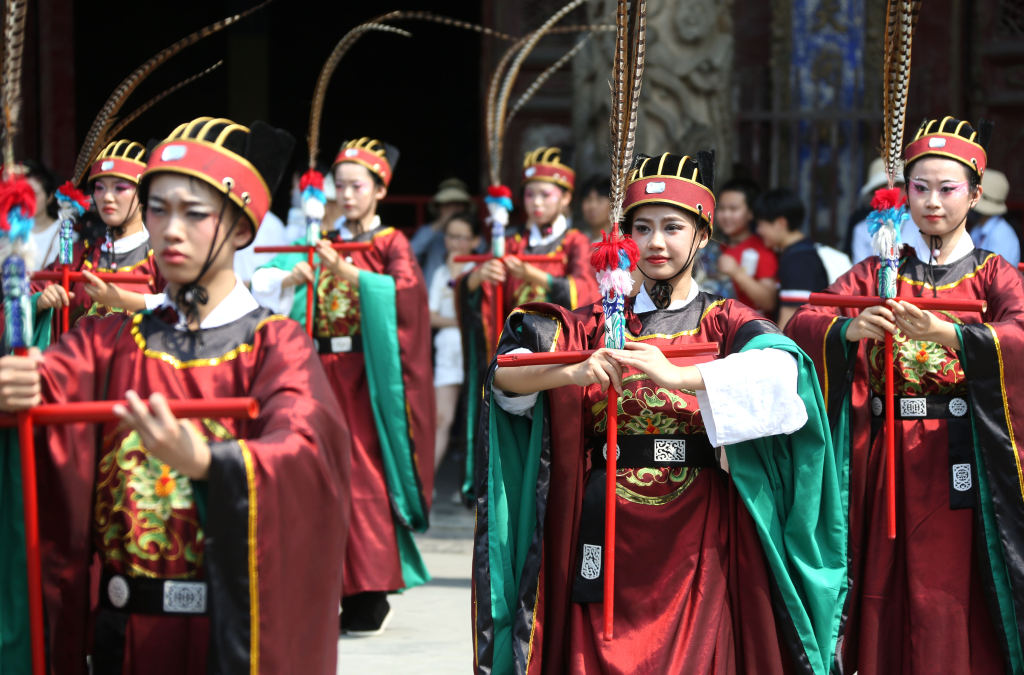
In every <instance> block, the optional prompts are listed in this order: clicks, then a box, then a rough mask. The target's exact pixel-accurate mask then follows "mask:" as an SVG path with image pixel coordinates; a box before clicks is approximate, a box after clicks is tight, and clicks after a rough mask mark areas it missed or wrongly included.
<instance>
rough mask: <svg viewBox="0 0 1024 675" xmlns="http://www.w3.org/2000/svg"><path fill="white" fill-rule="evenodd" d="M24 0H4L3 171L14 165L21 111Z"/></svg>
mask: <svg viewBox="0 0 1024 675" xmlns="http://www.w3.org/2000/svg"><path fill="white" fill-rule="evenodd" d="M26 9H27V0H7V3H6V6H5V9H4V13H5V16H4V65H3V87H2V91H0V95H2V96H3V114H4V140H3V143H4V147H3V153H4V171H5V172H8V171H10V170H11V169H13V167H14V135H15V134H16V133H17V132H18V118H19V113H20V111H21V55H22V52H23V50H24V46H25V11H26Z"/></svg>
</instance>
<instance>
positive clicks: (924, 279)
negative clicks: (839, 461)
mask: <svg viewBox="0 0 1024 675" xmlns="http://www.w3.org/2000/svg"><path fill="white" fill-rule="evenodd" d="M990 134H991V125H989V124H987V123H985V122H984V121H982V122H981V123H980V124H979V125H978V127H977V128H975V127H974V126H972V125H971V124H970V123H969V122H967V121H964V120H958V119H956V118H954V117H951V116H946V117H942V118H935V119H929V120H925V122H924V123H923V124H922V125H921V126H920V128H919V129H918V131H917V133H916V135H915V136H914V137H913V139H912V140H911V141H910V142H909V143H907V145H906V147H905V149H904V153H903V159H904V162H905V165H904V169H903V177H904V180H905V182H906V185H907V198H908V204H907V207H906V209H905V210H903V209H897V210H895V211H894V212H895V214H896V215H895V216H894V217H898V218H902V217H907V218H908V219H909V220H911V221H912V222H913V224H914V226H915V227H916V228H917V229H918V230H919V231H920V234H921V235H922V239H923V245H918V246H916V247H915V246H911V245H906V244H905V245H904V246H903V247H902V250H901V251H900V252H899V259H898V260H897V261H896V278H895V280H894V284H895V299H894V300H889V301H887V302H886V304H885V305H878V306H874V307H868V308H866V309H863V310H859V311H858V310H857V309H843V310H839V309H836V308H831V307H812V306H810V305H805V306H803V307H802V308H800V309H799V310H798V311H797V313H796V315H795V316H794V317H793V319H792V320H791V321H790V323H789V324H788V325H787V327H786V333H787V334H789V335H791V336H792V337H793V338H794V339H795V340H796V341H797V343H798V344H799V345H800V346H801V347H802V348H803V349H805V350H806V351H807V353H808V354H810V355H811V356H812V357H813V358H814V360H815V362H816V364H817V365H818V372H819V375H820V376H821V378H822V382H823V383H825V384H826V388H827V390H828V392H829V393H828V398H829V411H830V414H831V417H832V423H833V429H834V430H836V436H835V438H836V442H837V443H840V444H844V445H848V448H849V453H848V454H849V458H850V476H849V484H848V485H847V486H844V489H848V491H849V498H848V503H849V520H850V561H851V567H850V578H851V580H852V585H851V590H850V595H849V599H848V602H847V605H846V607H845V608H844V610H843V614H844V615H845V616H847V617H848V618H847V619H846V636H845V638H844V641H843V645H844V646H843V649H841V650H840V652H839V653H838V654H837V657H838V658H839V660H840V662H841V663H842V665H843V670H844V672H854V671H857V672H860V673H865V674H867V673H897V674H900V673H903V674H909V673H921V674H923V673H937V672H943V673H972V674H975V675H977V674H979V673H980V674H985V673H991V674H995V673H1007V672H1024V658H1022V653H1024V652H1022V645H1024V624H1022V623H1021V622H1020V621H1019V620H1016V619H1014V618H1013V617H1014V616H1016V617H1020V616H1024V594H1022V593H1021V590H1022V589H1024V519H1022V518H1021V513H1022V512H1024V496H1022V495H1024V492H1022V483H1021V481H1020V480H1019V479H1020V466H1021V464H1022V460H1024V454H1022V451H1021V448H1020V444H1019V442H1015V441H1014V438H1020V437H1021V434H1022V433H1024V413H1022V411H1021V406H1020V405H1019V399H1020V397H1021V396H1024V390H1021V389H1019V388H1018V383H1019V379H1014V378H1013V377H1012V369H1011V364H1015V363H1019V362H1020V361H1021V359H1022V358H1024V322H1022V320H1021V317H1022V316H1024V288H1022V285H1021V281H1020V275H1019V273H1018V272H1017V270H1016V268H1015V267H1014V266H1012V265H1010V264H1009V263H1007V262H1006V260H1004V259H1003V258H1002V257H1001V256H999V255H996V254H994V253H991V252H989V251H985V250H982V249H979V248H977V247H976V246H975V243H974V241H972V237H971V235H969V234H968V233H967V231H966V224H967V221H968V215H969V212H970V210H971V209H972V208H977V207H978V205H979V204H980V202H981V199H982V197H983V196H984V192H983V190H984V187H983V186H984V181H985V179H986V177H987V176H988V173H989V171H990V169H988V168H987V166H986V165H987V152H986V147H987V146H988V144H989V136H990ZM983 208H985V207H983ZM904 214H908V215H904ZM878 277H879V262H878V259H877V258H875V259H869V260H865V261H862V262H860V263H858V264H857V265H855V266H854V267H853V269H851V270H850V271H849V272H848V273H847V274H845V275H844V276H842V277H840V278H839V279H838V280H837V281H836V282H835V283H834V284H832V285H831V286H830V287H829V288H828V289H826V292H827V293H833V294H837V295H845V296H857V295H861V296H863V295H867V296H877V295H878V294H879V281H878ZM917 297H926V298H932V297H935V298H939V299H943V300H954V299H962V300H982V301H984V302H985V303H986V305H985V309H983V310H982V311H980V312H978V311H924V310H921V309H919V308H917V307H915V306H914V305H912V304H910V302H902V301H901V300H902V299H904V298H906V299H907V300H908V301H909V300H911V299H913V298H917ZM886 332H888V333H891V334H893V335H894V336H895V337H894V342H895V349H894V357H895V362H894V368H893V373H894V381H893V382H892V386H893V388H894V391H895V396H896V399H895V410H894V416H895V419H896V422H895V424H896V426H895V465H894V472H895V495H896V502H895V507H894V508H895V511H894V512H892V511H890V508H889V506H888V505H887V503H886V502H887V500H886V495H887V491H886V490H885V489H883V486H884V485H885V483H886V480H887V479H886V478H885V455H886V452H885V450H884V444H885V435H886V434H885V433H884V432H883V429H884V424H883V420H884V418H885V412H886V411H885V409H884V408H885V403H884V392H885V388H886V383H885V377H884V368H883V367H884V361H885V356H884V353H885V347H884V336H885V333H886ZM890 517H892V518H893V519H894V521H895V538H892V539H891V538H890V537H889V535H888V519H889V518H890ZM894 636H897V637H896V638H894Z"/></svg>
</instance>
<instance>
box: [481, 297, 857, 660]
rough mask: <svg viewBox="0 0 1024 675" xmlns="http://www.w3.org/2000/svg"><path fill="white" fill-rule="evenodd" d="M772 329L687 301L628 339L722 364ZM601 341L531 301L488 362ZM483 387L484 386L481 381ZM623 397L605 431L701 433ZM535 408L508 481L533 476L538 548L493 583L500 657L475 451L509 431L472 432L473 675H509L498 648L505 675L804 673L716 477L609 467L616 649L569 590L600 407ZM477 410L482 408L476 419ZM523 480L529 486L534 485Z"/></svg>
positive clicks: (658, 396)
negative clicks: (502, 606) (537, 439)
mask: <svg viewBox="0 0 1024 675" xmlns="http://www.w3.org/2000/svg"><path fill="white" fill-rule="evenodd" d="M777 332H778V329H777V327H775V325H774V324H772V323H771V322H768V321H765V320H764V319H763V318H762V317H761V316H760V315H758V314H757V313H756V312H755V311H754V310H752V309H750V308H748V307H746V306H744V305H742V304H741V303H738V302H736V301H734V300H722V299H720V298H719V299H716V298H715V297H714V296H710V295H708V294H706V293H702V294H700V295H699V296H698V297H697V299H695V300H694V301H693V302H692V303H691V304H690V305H688V306H687V307H685V308H683V309H681V310H671V311H653V312H650V313H645V314H642V315H640V316H635V315H634V316H633V318H631V319H630V322H629V332H628V333H627V340H631V341H632V340H643V341H645V342H647V343H648V344H652V345H655V346H659V347H664V346H666V345H670V344H671V345H679V344H687V343H693V342H703V341H711V342H718V343H720V344H721V354H722V355H723V356H724V355H726V354H729V353H732V352H735V351H738V350H740V349H741V348H742V347H743V346H744V345H745V344H746V343H747V342H748V341H749V340H750V339H751V338H753V337H755V336H757V335H760V334H762V333H777ZM603 344H604V317H603V311H602V308H601V305H600V303H597V304H595V305H592V306H589V307H585V308H581V309H579V310H577V311H575V312H571V313H570V312H568V311H564V310H562V309H561V308H558V307H553V306H551V305H539V304H538V305H529V306H526V307H523V308H521V309H520V310H517V311H515V312H513V314H512V315H511V316H510V317H509V320H508V323H507V324H506V329H505V331H504V333H503V337H502V342H501V345H500V347H499V353H503V352H507V351H510V350H511V349H513V348H516V347H526V348H527V349H529V350H530V351H534V352H545V351H567V350H575V349H594V348H596V347H600V346H603ZM702 360H706V359H702ZM677 363H680V364H681V365H685V363H686V362H685V361H677ZM492 372H493V371H492ZM486 386H487V388H488V390H489V388H490V383H489V381H488V384H487V385H486ZM623 387H624V393H623V395H622V397H621V398H620V399H619V417H618V424H619V431H620V434H625V435H641V434H680V433H684V434H701V433H703V432H704V425H703V421H702V419H701V416H700V412H699V410H698V407H697V402H696V397H695V396H694V395H693V393H691V392H679V391H669V390H667V389H665V388H662V387H658V386H657V385H655V384H654V383H653V382H651V381H650V380H648V379H647V378H646V377H645V376H643V375H642V374H638V373H633V374H631V375H628V376H627V377H625V378H624V381H623ZM546 397H547V398H546V401H547V404H546V406H547V408H546V414H545V416H544V431H543V438H542V440H541V443H542V444H543V445H542V448H543V449H542V450H541V454H540V458H541V462H540V467H539V469H536V468H532V467H529V466H524V467H523V468H522V469H521V471H522V473H523V474H524V475H525V476H529V475H530V472H531V471H533V473H534V475H535V480H536V484H537V496H536V503H537V507H536V517H537V519H538V526H537V533H536V534H534V536H535V537H537V539H535V540H533V543H531V544H530V548H529V553H526V554H525V555H526V561H525V566H524V571H523V573H522V577H521V578H518V577H517V578H516V579H514V580H510V578H509V577H510V575H509V573H508V572H507V571H506V572H504V577H505V582H504V583H506V584H507V583H509V582H511V583H512V584H513V587H514V588H516V589H517V593H518V603H519V604H518V606H517V607H516V608H515V610H514V616H513V617H512V619H511V621H512V624H513V628H512V637H511V641H512V645H511V646H509V645H508V644H507V642H506V643H505V644H504V646H503V645H502V644H501V643H500V641H499V640H497V639H496V638H495V635H496V626H495V619H494V618H493V606H492V600H491V594H492V593H495V592H499V591H496V590H495V589H496V588H497V585H496V582H495V576H494V575H495V574H498V575H501V574H503V573H502V572H501V571H499V570H497V569H492V568H500V567H501V563H499V562H498V560H497V559H495V558H494V557H492V554H493V552H494V548H493V543H489V539H490V538H492V537H498V538H501V537H502V536H503V535H502V534H501V533H500V532H495V531H493V530H491V529H489V528H490V526H489V518H490V516H489V513H488V512H489V511H493V510H494V509H495V508H500V506H498V505H496V504H494V503H491V502H490V501H489V498H488V495H489V494H494V491H493V487H489V486H490V485H491V481H492V480H493V479H492V477H491V474H490V471H491V468H490V467H489V461H488V457H487V456H486V455H484V456H481V455H482V453H488V452H493V450H489V448H492V447H493V446H492V445H490V443H491V439H490V438H489V435H497V436H498V437H499V442H503V441H502V440H501V439H503V438H509V437H510V436H511V435H512V434H515V433H518V432H515V431H509V430H507V429H504V428H503V427H502V426H500V425H501V423H500V422H498V423H497V424H498V426H491V428H490V429H489V428H488V424H486V423H482V424H481V426H480V439H479V440H478V451H477V456H478V457H477V459H478V468H477V474H476V476H477V486H476V489H477V495H478V496H477V520H476V522H477V538H476V544H475V547H474V572H473V581H474V585H473V591H474V596H473V622H474V631H475V635H474V638H475V639H474V648H475V659H474V664H475V667H476V671H477V672H478V673H492V672H493V673H495V675H497V673H499V672H502V673H504V672H507V668H508V667H509V666H507V665H502V664H507V663H508V662H507V657H505V656H504V654H502V653H499V652H505V653H507V652H508V651H509V650H511V651H513V652H514V653H515V658H514V661H515V667H514V669H515V672H523V673H528V674H530V675H533V674H540V673H545V674H551V675H555V674H557V675H563V674H564V673H569V672H572V673H598V672H600V673H638V672H643V673H687V674H699V673H715V674H720V673H729V674H733V673H787V672H806V671H805V670H804V669H803V668H800V669H794V668H793V667H792V660H791V656H790V654H791V653H802V652H799V648H797V649H796V650H793V646H792V644H793V643H791V642H789V641H788V636H787V633H786V627H785V626H784V625H781V624H780V620H779V619H777V614H776V612H777V611H778V608H777V606H776V605H775V602H774V601H775V598H774V597H773V593H772V588H773V581H772V576H771V574H770V572H769V570H768V567H767V564H766V560H765V556H764V553H763V551H762V548H761V543H760V541H759V538H758V534H757V531H756V529H755V526H754V522H753V520H752V518H751V515H750V513H749V511H748V510H747V508H746V506H745V505H744V502H743V501H742V500H741V498H740V496H739V495H738V493H737V490H736V488H735V487H734V485H733V481H732V480H730V478H729V476H728V474H726V473H725V472H724V471H722V470H721V469H720V468H719V467H718V466H713V467H704V468H698V467H678V468H644V469H629V468H619V470H618V472H617V501H616V545H615V546H616V559H615V638H614V640H612V641H609V642H606V641H605V640H604V639H603V620H602V614H603V603H602V602H600V601H599V600H598V599H596V598H594V599H592V600H591V601H589V602H587V601H583V600H582V599H581V598H578V597H577V598H575V599H574V597H573V595H574V592H573V585H574V583H575V581H574V580H577V575H578V572H577V570H579V567H580V550H581V547H580V538H581V536H583V535H582V534H581V532H582V528H585V527H587V521H588V518H586V517H584V516H586V514H585V513H584V510H583V497H584V492H585V491H587V490H588V489H589V488H588V485H591V482H592V481H595V480H596V481H598V486H599V489H600V490H602V491H603V489H604V488H603V486H604V468H603V465H598V466H595V465H594V463H593V461H592V459H591V455H590V453H588V449H597V450H598V451H599V450H600V449H601V447H602V445H603V444H604V437H605V429H606V420H607V396H606V395H605V394H603V393H601V392H600V391H599V387H598V386H597V385H591V386H589V387H586V388H585V389H582V390H581V389H580V388H577V387H561V388H558V389H553V390H550V391H548V392H546ZM491 405H495V404H494V403H493V402H492V401H491V397H490V396H488V397H487V398H486V399H485V402H484V409H483V415H482V419H483V420H488V417H489V406H491ZM535 414H536V408H535ZM494 424H495V423H494V422H492V425H494ZM819 438H820V437H819ZM814 451H817V452H820V451H822V448H821V447H820V446H819V447H818V448H816V450H814ZM591 452H593V450H591ZM513 464H514V462H513ZM531 464H532V462H531ZM517 470H520V469H519V468H518V467H517V466H511V467H509V466H505V468H503V469H502V471H506V472H511V471H517ZM833 475H834V474H833ZM523 480H524V484H527V485H532V481H533V480H534V478H524V479H523ZM818 487H819V489H820V484H819V486H818ZM509 489H511V488H509ZM518 508H521V507H518ZM518 508H515V507H514V508H512V509H511V511H512V515H513V516H514V514H515V513H519V518H524V516H523V515H522V512H521V511H518ZM525 518H526V519H528V518H529V517H528V516H527V517H525ZM597 527H598V530H600V529H601V528H602V527H603V525H598V526H597ZM796 527H800V526H799V525H797V526H796ZM510 530H511V527H510ZM510 536H512V537H513V538H515V537H516V536H519V535H514V534H511V535H510ZM601 536H603V535H601ZM516 555H522V554H521V553H516ZM839 557H840V558H841V557H842V556H839ZM842 576H844V575H843V574H840V575H839V577H842ZM779 616H784V614H780V615H779ZM781 623H785V619H783V620H782V621H781ZM788 642H789V643H788ZM787 643H788V644H787ZM503 659H506V660H503Z"/></svg>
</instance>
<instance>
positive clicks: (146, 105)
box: [107, 60, 224, 139]
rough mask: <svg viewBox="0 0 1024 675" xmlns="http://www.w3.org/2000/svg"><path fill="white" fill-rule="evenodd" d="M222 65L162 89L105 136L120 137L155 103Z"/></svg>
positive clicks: (211, 67) (217, 64) (219, 64)
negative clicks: (126, 128)
mask: <svg viewBox="0 0 1024 675" xmlns="http://www.w3.org/2000/svg"><path fill="white" fill-rule="evenodd" d="M223 65H224V61H223V60H220V61H218V62H217V63H215V64H213V65H212V66H210V67H209V68H206V69H205V70H203V71H202V72H199V73H196V74H195V75H193V76H192V77H188V78H185V79H184V80H182V81H181V82H179V83H177V84H176V85H174V86H173V87H168V88H167V89H164V90H163V91H162V92H160V93H159V94H157V95H156V96H154V97H153V98H151V99H149V100H148V101H146V102H145V103H143V104H142V105H140V106H139V107H138V108H136V109H135V110H133V111H132V112H131V113H130V114H128V115H125V116H124V117H122V118H121V119H120V120H118V122H117V124H115V125H114V126H113V127H111V128H110V132H109V133H108V134H107V135H108V136H109V137H110V138H111V139H115V138H117V137H118V136H120V134H121V132H122V131H124V129H125V127H127V126H128V125H129V124H131V123H132V122H134V121H135V120H137V119H139V118H140V117H141V116H142V115H143V113H145V112H146V111H148V110H149V109H150V108H152V107H153V106H155V105H156V104H157V103H159V102H160V101H162V100H164V99H165V98H167V97H168V96H170V95H171V94H173V93H174V92H176V91H178V90H179V89H183V88H185V87H187V86H188V85H190V84H192V83H193V82H195V81H196V80H200V79H202V78H204V77H206V76H207V75H209V74H210V73H212V72H213V71H215V70H217V69H218V68H220V67H221V66H223Z"/></svg>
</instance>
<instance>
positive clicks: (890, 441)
mask: <svg viewBox="0 0 1024 675" xmlns="http://www.w3.org/2000/svg"><path fill="white" fill-rule="evenodd" d="M892 347H893V344H892V333H886V334H885V483H886V485H885V489H886V495H885V499H886V502H887V503H886V506H887V507H888V509H889V523H888V525H889V527H888V534H889V538H890V539H895V538H896V411H895V410H893V408H894V407H895V406H894V403H895V400H896V397H895V396H894V391H893V386H894V385H893V380H895V375H894V374H893V363H892Z"/></svg>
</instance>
